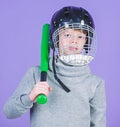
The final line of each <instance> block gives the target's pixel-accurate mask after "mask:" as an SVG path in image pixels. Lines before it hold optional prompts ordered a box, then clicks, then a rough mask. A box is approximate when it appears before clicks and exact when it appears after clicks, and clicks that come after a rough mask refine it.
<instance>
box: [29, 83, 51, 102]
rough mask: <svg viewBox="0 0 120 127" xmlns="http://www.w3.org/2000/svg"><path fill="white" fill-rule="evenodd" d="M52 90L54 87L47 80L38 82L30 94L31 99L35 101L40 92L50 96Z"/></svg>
mask: <svg viewBox="0 0 120 127" xmlns="http://www.w3.org/2000/svg"><path fill="white" fill-rule="evenodd" d="M50 91H52V88H51V87H50V86H49V85H48V83H47V82H38V83H37V84H36V85H35V86H34V88H33V89H32V91H31V92H30V94H29V97H30V100H31V101H35V99H36V97H37V96H38V95H39V94H45V95H46V96H48V94H49V92H50Z"/></svg>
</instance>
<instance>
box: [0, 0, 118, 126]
mask: <svg viewBox="0 0 120 127" xmlns="http://www.w3.org/2000/svg"><path fill="white" fill-rule="evenodd" d="M68 5H74V6H81V7H83V8H85V9H87V10H88V11H89V12H90V13H91V15H92V16H93V18H94V21H95V24H96V32H97V40H98V41H97V42H98V44H97V54H96V57H95V59H94V61H93V62H92V63H91V65H90V66H91V69H92V71H93V72H94V73H95V74H97V75H99V76H101V77H102V78H104V79H105V81H106V97H107V127H120V120H119V118H120V101H119V100H120V99H119V95H120V94H119V89H120V86H119V85H120V84H119V73H120V61H119V54H120V32H119V30H120V24H119V23H120V14H119V13H120V2H119V0H111V1H110V0H99V1H98V0H96V1H95V0H91V1H90V0H59V1H58V0H51V1H49V0H34V1H33V0H19V1H18V0H0V127H15V126H17V127H22V126H23V127H29V126H30V123H29V111H28V112H27V113H26V114H24V115H23V116H22V117H20V118H18V119H13V120H9V119H7V118H6V117H5V116H4V114H3V111H2V108H3V104H4V103H5V102H6V101H7V99H8V97H9V96H10V95H11V94H12V93H13V91H14V90H15V89H16V87H17V86H18V83H19V82H20V80H21V78H22V77H23V75H24V74H25V72H26V71H27V70H28V69H29V68H30V67H31V66H33V65H39V61H40V60H39V57H40V55H39V50H40V48H39V46H40V39H41V28H42V25H43V24H44V23H49V22H50V19H51V16H52V14H53V13H54V12H55V11H56V10H58V9H60V8H61V7H63V6H68Z"/></svg>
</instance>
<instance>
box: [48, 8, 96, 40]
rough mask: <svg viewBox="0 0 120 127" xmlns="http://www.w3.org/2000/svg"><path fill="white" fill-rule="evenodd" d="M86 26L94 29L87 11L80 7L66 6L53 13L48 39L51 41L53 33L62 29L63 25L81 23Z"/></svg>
mask: <svg viewBox="0 0 120 127" xmlns="http://www.w3.org/2000/svg"><path fill="white" fill-rule="evenodd" d="M81 21H82V22H84V24H87V25H88V26H90V27H91V28H93V29H95V25H94V21H93V18H92V16H91V15H90V14H89V12H88V11H86V10H85V9H83V8H81V7H74V6H68V7H63V8H62V9H60V10H58V11H57V12H55V13H54V15H53V16H52V19H51V25H50V38H51V39H52V35H53V33H54V32H55V31H56V30H57V29H58V28H59V27H62V26H63V25H64V24H65V23H81Z"/></svg>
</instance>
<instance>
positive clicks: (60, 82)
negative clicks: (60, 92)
mask: <svg viewBox="0 0 120 127" xmlns="http://www.w3.org/2000/svg"><path fill="white" fill-rule="evenodd" d="M54 52H55V49H53V60H52V66H53V73H54V78H55V79H56V80H57V81H58V82H59V84H60V85H61V87H62V88H63V89H64V90H65V91H66V92H67V93H68V92H70V89H69V88H68V87H67V86H65V85H64V83H63V82H62V81H61V80H60V79H59V78H58V77H57V73H56V70H55V55H54Z"/></svg>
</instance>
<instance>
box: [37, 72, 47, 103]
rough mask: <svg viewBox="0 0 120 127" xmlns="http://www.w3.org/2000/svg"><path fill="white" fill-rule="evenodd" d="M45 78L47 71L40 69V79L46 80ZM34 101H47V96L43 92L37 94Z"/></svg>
mask: <svg viewBox="0 0 120 127" xmlns="http://www.w3.org/2000/svg"><path fill="white" fill-rule="evenodd" d="M46 79H47V72H45V71H42V72H41V81H42V82H43V81H46ZM36 101H37V103H38V104H45V103H46V102H47V96H46V95H44V94H39V95H38V96H37V98H36Z"/></svg>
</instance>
